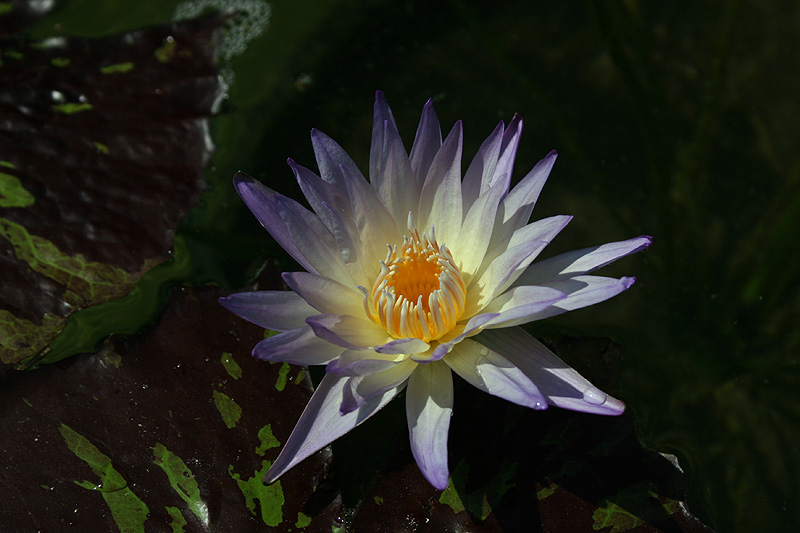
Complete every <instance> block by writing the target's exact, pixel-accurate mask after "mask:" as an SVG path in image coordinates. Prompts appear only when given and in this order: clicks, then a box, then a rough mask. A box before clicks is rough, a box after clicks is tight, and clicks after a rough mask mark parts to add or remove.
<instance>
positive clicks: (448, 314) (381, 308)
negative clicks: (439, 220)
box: [364, 221, 467, 342]
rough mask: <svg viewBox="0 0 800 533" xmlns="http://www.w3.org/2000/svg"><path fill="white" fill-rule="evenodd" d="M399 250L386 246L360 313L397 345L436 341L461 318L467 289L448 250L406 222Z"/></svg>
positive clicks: (432, 231) (433, 236)
mask: <svg viewBox="0 0 800 533" xmlns="http://www.w3.org/2000/svg"><path fill="white" fill-rule="evenodd" d="M408 229H409V234H410V236H409V235H404V236H403V244H402V246H400V248H398V247H397V245H394V246H391V245H388V248H389V250H388V252H387V254H386V259H385V260H383V261H381V262H380V263H381V272H380V274H378V278H377V279H376V280H375V283H374V284H373V286H372V290H371V291H370V292H369V294H367V293H366V292H365V293H364V307H365V309H366V310H367V314H368V315H369V316H370V318H371V319H372V320H373V321H374V322H375V323H378V324H380V325H381V326H383V328H384V329H386V331H387V332H388V333H389V335H391V336H392V337H395V338H397V339H405V338H417V339H421V340H423V341H425V342H429V341H432V340H436V339H439V338H441V337H443V336H444V335H445V334H447V333H448V332H449V331H450V330H452V329H453V327H454V326H455V325H456V323H457V322H458V320H459V319H460V318H461V315H462V314H464V308H465V301H466V294H467V288H466V285H465V284H464V279H463V278H462V277H461V272H460V271H459V269H458V267H457V266H456V263H455V260H454V259H453V256H452V255H451V254H450V250H448V249H447V246H445V245H444V244H441V245H439V244H437V242H436V236H435V233H434V230H433V229H431V235H430V237H428V235H427V234H426V233H424V232H423V234H422V236H420V234H419V232H418V231H417V229H416V228H415V227H414V225H413V222H411V221H409V228H408Z"/></svg>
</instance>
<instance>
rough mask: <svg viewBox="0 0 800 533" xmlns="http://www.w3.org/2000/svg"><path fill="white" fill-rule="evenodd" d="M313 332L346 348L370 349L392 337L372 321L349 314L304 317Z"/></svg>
mask: <svg viewBox="0 0 800 533" xmlns="http://www.w3.org/2000/svg"><path fill="white" fill-rule="evenodd" d="M306 324H308V325H309V326H311V329H313V330H314V333H315V334H316V335H317V336H318V337H319V338H321V339H325V340H326V341H328V342H331V343H333V344H335V345H337V346H341V347H342V348H347V349H348V350H367V349H369V350H372V349H374V347H375V346H383V345H385V344H387V343H389V342H391V341H392V340H393V339H392V337H390V336H389V334H388V333H386V330H384V329H383V328H382V327H380V326H378V325H376V324H375V323H374V322H371V321H369V320H364V319H362V318H357V317H354V316H350V315H315V316H310V317H308V318H306Z"/></svg>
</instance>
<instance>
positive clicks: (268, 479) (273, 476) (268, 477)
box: [261, 468, 283, 485]
mask: <svg viewBox="0 0 800 533" xmlns="http://www.w3.org/2000/svg"><path fill="white" fill-rule="evenodd" d="M281 474H283V472H278V473H273V472H272V469H271V468H270V469H269V470H268V471H267V473H266V474H264V477H263V478H261V484H262V485H272V484H273V483H275V482H276V481H278V478H279V477H281Z"/></svg>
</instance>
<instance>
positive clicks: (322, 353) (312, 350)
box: [253, 326, 344, 365]
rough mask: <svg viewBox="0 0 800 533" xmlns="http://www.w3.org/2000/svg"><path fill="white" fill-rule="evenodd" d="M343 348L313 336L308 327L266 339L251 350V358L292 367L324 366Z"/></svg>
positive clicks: (337, 355)
mask: <svg viewBox="0 0 800 533" xmlns="http://www.w3.org/2000/svg"><path fill="white" fill-rule="evenodd" d="M343 351H344V348H341V347H339V346H336V345H335V344H331V343H329V342H327V341H324V340H323V339H320V338H319V337H317V336H316V335H314V331H313V330H312V329H311V328H310V327H309V326H303V327H301V328H297V329H292V330H289V331H285V332H283V333H280V334H278V335H273V336H272V337H267V338H266V339H264V340H263V341H261V342H259V343H258V344H256V345H255V347H254V348H253V356H254V357H256V358H258V359H263V360H265V361H277V362H282V363H290V364H293V365H324V364H327V363H329V362H330V361H333V360H334V359H336V358H337V357H339V355H340V354H341V353H342V352H343Z"/></svg>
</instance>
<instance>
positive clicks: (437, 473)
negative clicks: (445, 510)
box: [406, 361, 453, 490]
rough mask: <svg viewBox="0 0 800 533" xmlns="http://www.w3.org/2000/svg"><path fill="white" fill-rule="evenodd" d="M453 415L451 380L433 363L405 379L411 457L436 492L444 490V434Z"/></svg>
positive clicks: (446, 475) (446, 478)
mask: <svg viewBox="0 0 800 533" xmlns="http://www.w3.org/2000/svg"><path fill="white" fill-rule="evenodd" d="M452 414H453V376H452V375H451V373H450V368H448V367H447V365H445V364H444V363H443V362H441V361H436V362H433V363H428V364H425V365H420V366H419V367H417V370H416V371H415V372H414V373H413V374H411V377H410V378H409V379H408V391H407V393H406V417H407V418H408V431H409V435H410V439H411V453H412V454H413V455H414V459H415V460H416V461H417V465H419V469H420V470H421V471H422V475H423V476H425V479H427V480H428V482H430V484H431V485H433V486H434V487H436V488H437V489H439V490H444V489H445V488H447V485H448V483H449V477H450V473H449V469H448V467H447V432H448V430H449V429H450V416H451V415H452Z"/></svg>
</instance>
